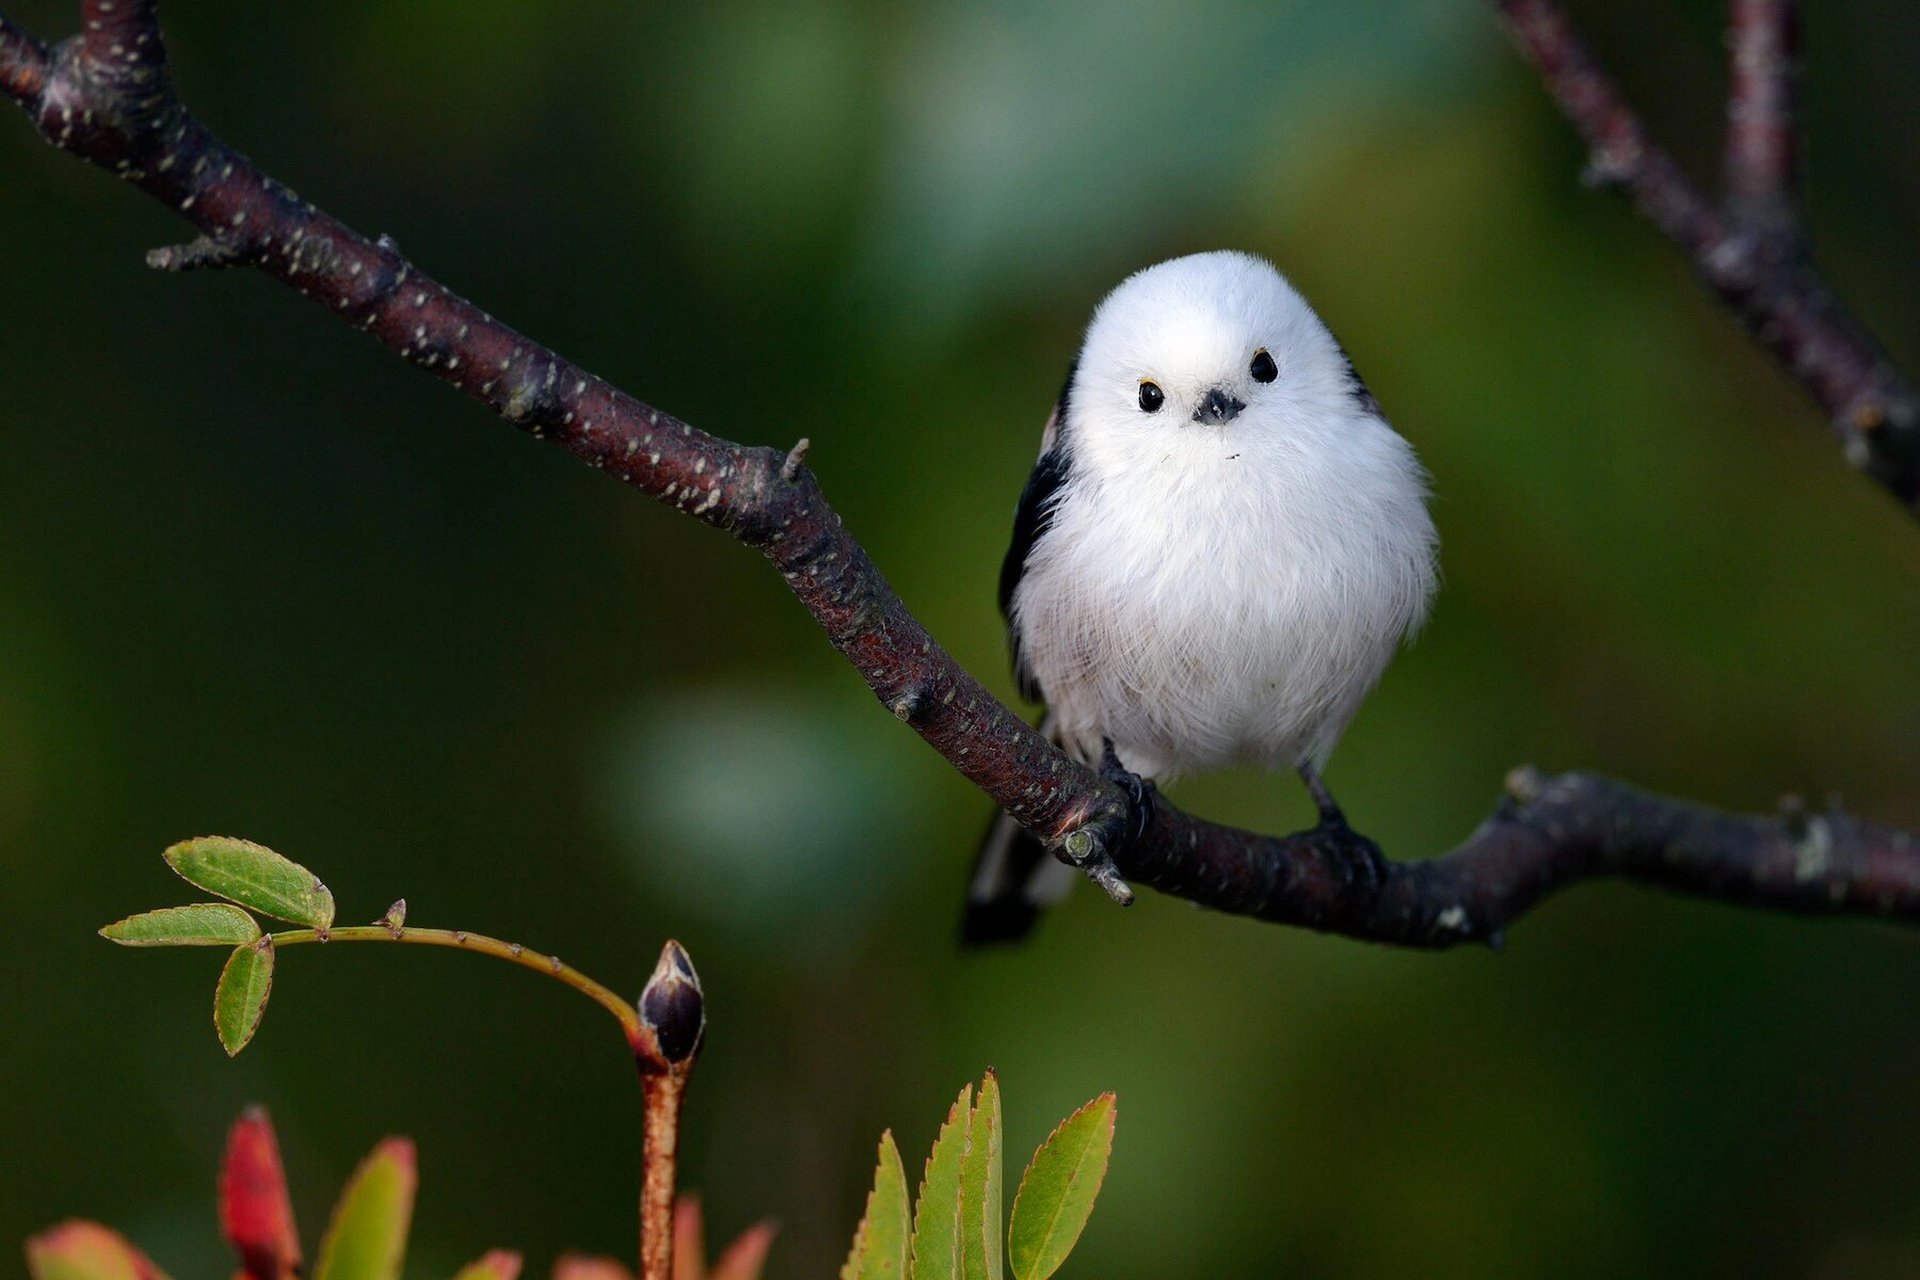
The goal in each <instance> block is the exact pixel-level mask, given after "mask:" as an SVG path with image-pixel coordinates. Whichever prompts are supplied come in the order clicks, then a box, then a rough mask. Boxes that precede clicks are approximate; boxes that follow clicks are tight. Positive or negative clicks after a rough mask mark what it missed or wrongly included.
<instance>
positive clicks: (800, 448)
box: [780, 436, 813, 484]
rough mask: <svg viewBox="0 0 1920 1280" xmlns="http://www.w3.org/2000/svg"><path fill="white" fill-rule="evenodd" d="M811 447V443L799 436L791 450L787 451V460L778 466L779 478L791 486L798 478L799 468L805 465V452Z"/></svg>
mask: <svg viewBox="0 0 1920 1280" xmlns="http://www.w3.org/2000/svg"><path fill="white" fill-rule="evenodd" d="M812 447H813V441H811V440H809V439H807V438H806V437H805V436H801V437H800V439H799V441H798V442H797V443H796V444H795V445H794V446H793V448H791V449H789V450H787V460H786V461H785V462H782V463H781V464H780V478H781V479H782V480H785V481H786V482H787V483H788V484H792V483H793V482H794V481H795V480H798V479H799V478H800V468H801V467H803V466H805V465H806V463H807V450H808V449H811V448H812Z"/></svg>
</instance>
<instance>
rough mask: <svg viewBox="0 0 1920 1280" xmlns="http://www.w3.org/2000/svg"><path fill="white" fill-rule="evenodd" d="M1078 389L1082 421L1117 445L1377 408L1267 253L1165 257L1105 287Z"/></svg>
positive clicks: (1246, 431) (1263, 429)
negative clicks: (1107, 289)
mask: <svg viewBox="0 0 1920 1280" xmlns="http://www.w3.org/2000/svg"><path fill="white" fill-rule="evenodd" d="M1070 399H1071V405H1072V420H1073V422H1074V423H1075V424H1076V427H1077V428H1078V429H1080V430H1084V431H1085V432H1086V433H1087V435H1088V436H1089V437H1095V438H1098V437H1104V438H1105V441H1106V442H1108V443H1115V444H1118V443H1121V442H1122V441H1126V442H1130V443H1146V442H1148V441H1156V440H1158V441H1166V440H1167V439H1168V437H1170V436H1173V435H1176V434H1180V435H1185V436H1187V437H1190V438H1192V437H1206V438H1211V439H1212V440H1214V441H1218V440H1220V439H1221V437H1222V436H1223V435H1226V434H1232V435H1234V436H1240V437H1244V436H1247V435H1257V434H1260V433H1279V432H1285V431H1287V430H1288V429H1289V427H1291V426H1294V425H1297V424H1302V423H1314V422H1320V421H1324V420H1326V419H1327V418H1328V417H1329V416H1330V415H1333V416H1341V417H1344V416H1346V415H1348V414H1351V413H1353V412H1357V411H1365V412H1369V413H1373V412H1377V409H1375V408H1374V407H1373V406H1372V405H1371V402H1370V400H1369V399H1368V398H1367V397H1366V392H1365V390H1364V388H1362V387H1361V385H1360V383H1359V381H1358V379H1356V378H1355V376H1354V373H1353V367H1352V365H1351V364H1349V363H1348V361H1347V357H1346V353H1345V352H1344V351H1342V350H1341V348H1340V344H1339V342H1338V341H1336V340H1335V339H1334V336H1333V334H1332V333H1331V332H1329V331H1328V329H1327V327H1326V325H1324V324H1322V323H1321V321H1320V317H1319V316H1317V315H1315V314H1314V311H1313V308H1312V307H1310V306H1308V305H1307V302H1306V299H1304V298H1302V297H1301V296H1300V295H1299V293H1297V292H1296V291H1295V290H1294V288H1293V286H1292V285H1290V284H1288V283H1287V281H1286V279H1285V277H1283V276H1282V275H1281V274H1280V273H1279V272H1278V271H1276V270H1275V269H1274V268H1273V266H1272V264H1271V263H1268V262H1266V261H1265V260H1263V259H1261V258H1256V257H1254V256H1252V255H1251V254H1246V253H1237V252H1233V251H1230V250H1222V251H1219V252H1214V253H1196V254H1192V255H1190V256H1188V257H1184V258H1173V259H1171V260H1169V261H1166V262H1162V263H1159V264H1158V265H1156V266H1151V267H1148V268H1146V269H1145V270H1143V271H1138V272H1136V273H1134V274H1133V275H1131V276H1129V277H1127V279H1125V280H1124V281H1122V282H1121V283H1120V285H1119V286H1118V287H1117V288H1115V289H1114V291H1113V292H1112V293H1110V294H1108V295H1107V297H1106V299H1105V300H1104V301H1103V302H1101V304H1100V306H1099V308H1098V309H1097V310H1096V311H1095V312H1094V316H1093V321H1092V323H1091V324H1089V325H1088V327H1087V336H1086V341H1085V343H1084V345H1083V346H1082V347H1081V350H1080V361H1079V364H1078V366H1077V367H1076V369H1075V372H1074V377H1073V383H1072V388H1071V391H1070ZM1195 442H1196V443H1197V440H1196V441H1195ZM1086 443H1093V440H1091V439H1089V440H1087V441H1086Z"/></svg>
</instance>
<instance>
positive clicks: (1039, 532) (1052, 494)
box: [1000, 362, 1078, 702]
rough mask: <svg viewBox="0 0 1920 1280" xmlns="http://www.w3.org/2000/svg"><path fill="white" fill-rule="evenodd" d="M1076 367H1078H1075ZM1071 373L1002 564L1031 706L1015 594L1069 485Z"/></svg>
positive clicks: (1006, 605) (1017, 674) (1035, 695)
mask: <svg viewBox="0 0 1920 1280" xmlns="http://www.w3.org/2000/svg"><path fill="white" fill-rule="evenodd" d="M1077 363H1078V362H1076V364H1077ZM1073 373H1074V371H1073V369H1071V368H1069V369H1068V370H1067V384H1066V386H1064V387H1062V388H1061V389H1060V400H1059V402H1058V403H1057V404H1055V405H1054V409H1053V415H1052V416H1051V417H1049V418H1048V419H1047V430H1046V434H1045V435H1044V436H1043V437H1042V441H1043V445H1042V449H1041V453H1040V460H1039V461H1038V462H1036V463H1034V464H1033V474H1032V475H1030V476H1028V477H1027V487H1026V488H1025V489H1023V490H1021V491H1020V506H1019V508H1018V509H1017V510H1015V512H1014V514H1013V542H1012V543H1011V544H1010V545H1009V546H1008V547H1007V557H1006V559H1004V560H1002V561H1001V562H1000V613H1001V615H1002V616H1003V617H1005V618H1006V620H1007V640H1008V642H1009V643H1010V644H1011V646H1012V648H1013V678H1014V680H1015V682H1017V683H1018V685H1019V686H1020V696H1021V697H1023V698H1026V699H1028V700H1029V701H1033V702H1039V701H1042V700H1043V694H1042V691H1041V689H1040V686H1039V685H1038V684H1037V683H1036V682H1035V680H1034V678H1033V673H1032V672H1031V671H1029V670H1027V664H1026V662H1025V661H1024V660H1023V659H1022V658H1021V656H1020V633H1019V632H1018V631H1017V630H1016V629H1015V628H1014V626H1013V593H1014V591H1015V590H1016V589H1018V588H1019V586H1020V579H1021V577H1022V576H1023V575H1024V574H1025V573H1026V571H1027V560H1028V558H1029V557H1030V556H1032V554H1033V549H1034V547H1036V546H1037V545H1039V542H1040V539H1041V538H1042V537H1044V536H1045V535H1046V532H1047V529H1048V527H1049V526H1050V525H1051V524H1052V523H1053V504H1054V501H1055V500H1056V499H1057V498H1058V497H1059V496H1060V490H1061V488H1062V486H1064V485H1065V484H1066V483H1067V474H1068V464H1067V451H1066V449H1065V448H1064V447H1063V440H1064V437H1065V436H1066V433H1067V398H1068V394H1069V392H1071V391H1072V389H1073Z"/></svg>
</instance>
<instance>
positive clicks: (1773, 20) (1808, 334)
mask: <svg viewBox="0 0 1920 1280" xmlns="http://www.w3.org/2000/svg"><path fill="white" fill-rule="evenodd" d="M1494 7H1495V8H1496V9H1497V10H1499V12H1500V15H1501V16H1502V17H1503V18H1505V19H1506V23H1507V26H1508V28H1509V29H1510V30H1511V31H1512V32H1513V36H1514V39H1515V40H1517V41H1518V42H1519V44H1520V49H1521V52H1522V53H1524V54H1525V55H1526V56H1527V58H1528V60H1529V61H1531V62H1532V63H1533V65H1534V66H1535V68H1537V69H1538V70H1539V72H1540V77H1541V79H1542V80H1543V81H1545V83H1546V86H1547V90H1548V92H1549V93H1551V94H1552V95H1553V98H1554V100H1555V101H1556V102H1557V103H1559V104H1560V110H1561V111H1562V112H1564V113H1565V114H1566V116H1567V118H1568V119H1569V120H1571V121H1572V122H1573V124H1574V127H1575V128H1577V129H1578V130H1579V131H1580V135H1581V137H1583V138H1584V139H1585V140H1586V143H1587V147H1588V149H1589V153H1590V159H1589V164H1588V170H1587V172H1588V176H1589V177H1590V178H1591V179H1592V180H1594V181H1596V182H1599V183H1603V184H1607V185H1613V186H1618V187H1620V188H1622V189H1623V190H1625V191H1626V193H1627V194H1628V195H1629V196H1630V197H1631V198H1632V199H1633V203H1634V205H1635V207H1637V208H1638V209H1639V210H1640V212H1641V213H1644V214H1645V215H1646V216H1647V217H1648V218H1650V219H1652V221H1653V223H1654V225H1655V226H1657V227H1659V228H1660V230H1661V231H1662V232H1663V233H1664V234H1665V235H1666V237H1667V238H1668V239H1669V240H1671V241H1673V242H1674V244H1675V245H1676V246H1678V247H1679V249H1680V251H1681V252H1683V253H1685V254H1686V255H1687V258H1688V260H1689V261H1690V262H1691V263H1692V264H1693V268H1694V270H1695V271H1696V272H1697V273H1698V274H1699V276H1700V278H1701V280H1703V281H1704V282H1705V283H1706V285H1707V287H1708V288H1709V289H1711V290H1713V292H1714V293H1715V294H1716V295H1718V296H1719V298H1720V300H1721V301H1722V302H1725V303H1726V304H1727V307H1728V308H1729V309H1730V310H1731V311H1732V312H1733V314H1734V316H1735V317H1736V318H1737V319H1738V320H1739V321H1740V324H1741V326H1742V327H1743V328H1745V329H1746V331H1747V332H1748V334H1750V335H1751V336H1752V337H1753V339H1754V340H1755V341H1756V342H1758V343H1759V344H1760V345H1761V346H1762V347H1764V348H1765V349H1766V350H1767V351H1768V352H1769V353H1770V354H1771V355H1772V356H1773V358H1774V359H1775V360H1776V361H1778V362H1779V364H1780V366H1781V368H1782V369H1784V370H1785V371H1786V373H1787V375H1788V376H1789V377H1791V378H1792V379H1793V380H1794V381H1796V382H1798V383H1799V384H1800V385H1801V387H1802V388H1803V389H1804V390H1805V391H1806V392H1807V394H1808V395H1810V396H1812V397H1813V399H1814V401H1815V403H1817V404H1818V405H1819V406H1820V407H1821V408H1822V409H1823V410H1825V411H1826V415H1827V418H1828V421H1829V422H1831V423H1832V425H1833V430H1834V434H1835V435H1836V436H1838V437H1839V440H1840V443H1841V446H1842V447H1843V449H1844V450H1845V452H1846V456H1847V460H1848V461H1849V462H1851V463H1852V464H1853V465H1854V466H1856V467H1858V468H1860V470H1862V471H1864V472H1866V473H1867V474H1868V475H1869V476H1872V477H1873V478H1874V479H1875V480H1876V481H1878V482H1879V483H1880V484H1881V485H1882V486H1884V487H1885V488H1886V489H1887V491H1888V492H1890V493H1892V494H1893V496H1894V497H1895V498H1897V499H1898V500H1899V501H1900V503H1901V504H1902V505H1904V506H1905V507H1906V508H1907V509H1908V510H1909V511H1911V512H1912V513H1913V514H1915V515H1916V516H1920V398H1916V396H1915V394H1914V389H1913V386H1912V384H1911V383H1909V382H1908V381H1907V380H1906V378H1905V377H1903V376H1902V375H1901V374H1900V373H1899V371H1898V370H1896V369H1895V368H1894V367H1893V364H1892V362H1891V361H1889V360H1888V358H1887V355H1886V353H1885V352H1884V351H1883V350H1881V348H1880V344H1879V343H1878V342H1876V341H1875V340H1874V338H1873V335H1871V334H1870V333H1868V332H1867V330H1866V329H1865V327H1863V326H1862V325H1861V324H1860V323H1859V321H1857V320H1855V319H1854V317H1853V316H1852V314H1851V313H1849V312H1848V311H1847V309H1846V308H1845V307H1843V306H1842V305H1841V304H1840V302H1839V300H1838V299H1837V298H1835V297H1834V295H1833V291H1832V290H1831V289H1830V288H1828V287H1827V283H1826V281H1825V280H1824V279H1823V278H1822V277H1821V275H1820V273H1819V272H1818V271H1816V270H1815V269H1814V267H1813V265H1812V263H1811V262H1810V261H1808V259H1807V256H1806V252H1805V247H1804V244H1805V239H1806V237H1805V236H1804V235H1803V234H1801V231H1800V227H1799V224H1798V220H1797V218H1796V216H1795V215H1794V214H1793V212H1792V193H1791V182H1792V179H1793V173H1794V164H1793V155H1794V142H1793V121H1792V114H1791V112H1792V103H1793V91H1792V84H1793V79H1794V75H1795V71H1794V66H1795V60H1796V57H1797V52H1798V49H1797V46H1798V39H1797V36H1796V35H1795V34H1794V31H1795V28H1794V14H1793V5H1791V4H1789V3H1783V2H1781V0H1742V2H1740V3H1736V4H1735V5H1734V6H1733V17H1734V23H1733V29H1732V38H1731V44H1732V47H1733V63H1734V72H1733V76H1732V93H1731V96H1730V100H1729V107H1728V112H1729V115H1730V117H1732V128H1731V130H1730V133H1729V137H1728V155H1727V174H1728V179H1729V186H1730V190H1729V204H1728V206H1727V207H1726V208H1722V207H1721V206H1720V205H1718V204H1717V203H1715V202H1714V201H1713V200H1710V199H1708V198H1707V196H1705V195H1704V194H1703V193H1702V192H1701V191H1700V189H1699V188H1698V187H1696V186H1695V185H1694V184H1693V182H1692V181H1690V180H1689V179H1688V178H1687V176H1686V174H1684V173H1682V172H1681V171H1680V166H1679V165H1677V164H1675V163H1674V160H1673V157H1672V156H1670V155H1668V154H1667V153H1666V152H1665V151H1664V150H1662V149H1661V148H1660V146H1659V145H1658V144H1656V143H1655V142H1654V141H1653V140H1652V139H1651V138H1650V137H1648V136H1647V129H1646V126H1645V125H1644V124H1642V123H1641V121H1640V118H1639V116H1637V115H1635V114H1634V112H1633V109H1632V108H1631V107H1629V106H1628V105H1627V103H1626V100H1625V99H1624V98H1623V97H1622V96H1621V94H1620V90H1619V88H1618V87H1617V86H1615V84H1614V83H1613V81H1612V80H1611V79H1609V78H1608V76H1607V74H1606V72H1605V71H1603V70H1601V68H1600V65H1599V64H1598V63H1597V62H1595V61H1594V58H1593V55H1592V53H1591V52H1589V51H1588V49H1587V47H1586V45H1585V44H1584V43H1582V42H1581V40H1580V37H1579V36H1578V35H1577V34H1576V33H1575V32H1574V30H1573V26H1572V24H1571V23H1569V22H1568V21H1567V18H1566V15H1565V14H1563V13H1562V12H1561V11H1560V9H1559V7H1558V6H1557V5H1555V4H1553V3H1552V0H1494Z"/></svg>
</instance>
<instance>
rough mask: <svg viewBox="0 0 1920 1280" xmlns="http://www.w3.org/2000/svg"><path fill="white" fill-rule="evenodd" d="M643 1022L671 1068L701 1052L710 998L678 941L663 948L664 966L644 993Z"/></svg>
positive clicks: (642, 995)
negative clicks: (701, 987) (702, 989)
mask: <svg viewBox="0 0 1920 1280" xmlns="http://www.w3.org/2000/svg"><path fill="white" fill-rule="evenodd" d="M640 1022H641V1024H642V1025H643V1026H645V1027H646V1028H647V1029H648V1030H649V1031H651V1032H653V1038H654V1042H655V1043H656V1044H657V1045H659V1046H660V1056H661V1057H662V1058H664V1059H666V1061H667V1063H668V1064H669V1065H670V1066H679V1065H680V1064H681V1063H683V1062H685V1061H687V1060H688V1059H690V1058H692V1057H693V1055H694V1054H695V1053H697V1052H698V1051H699V1049H700V1037H701V1035H702V1034H704V1033H705V1031H706V1029H707V1001H706V996H705V994H704V993H703V992H702V991H701V990H700V975H699V974H697V973H695V972H694V971H693V960H692V958H691V957H689V956H688V955H687V950H686V948H685V947H683V946H681V945H680V944H679V943H677V942H669V943H667V945H666V946H665V947H664V948H662V949H661V952H660V963H659V964H657V965H655V966H654V969H653V976H652V977H651V978H648V979H647V985H646V987H645V989H643V990H642V991H641V992H640Z"/></svg>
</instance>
